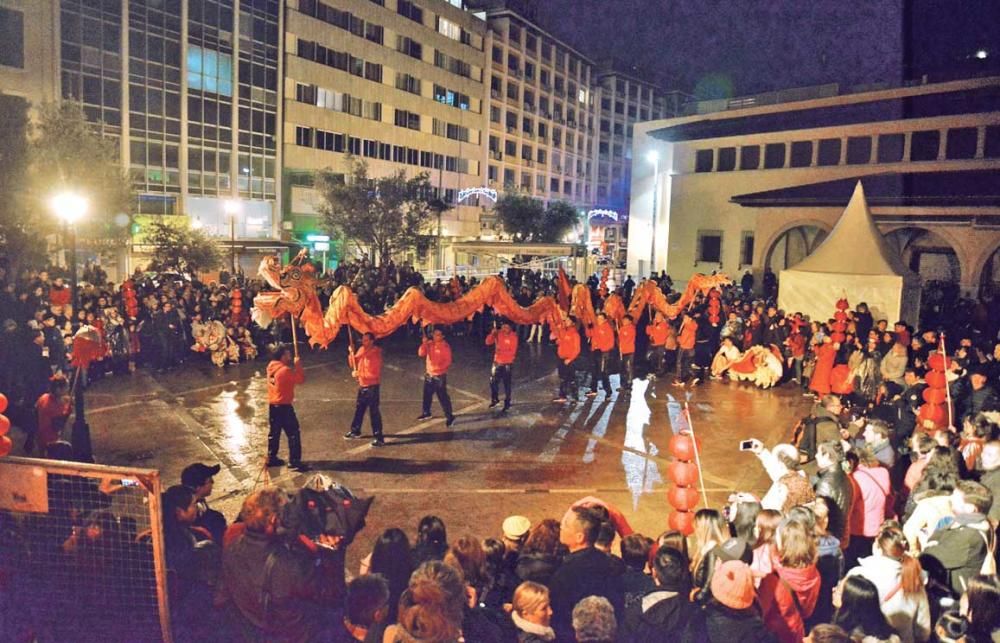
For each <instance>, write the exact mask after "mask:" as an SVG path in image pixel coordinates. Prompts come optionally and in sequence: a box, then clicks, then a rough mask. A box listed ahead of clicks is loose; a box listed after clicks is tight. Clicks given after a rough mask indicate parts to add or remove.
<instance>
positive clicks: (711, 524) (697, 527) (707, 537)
mask: <svg viewBox="0 0 1000 643" xmlns="http://www.w3.org/2000/svg"><path fill="white" fill-rule="evenodd" d="M726 533H728V527H727V526H726V521H725V520H724V519H723V518H722V514H720V513H719V512H718V511H716V510H715V509H699V510H698V512H697V513H695V515H694V558H693V559H692V560H691V575H692V576H693V578H694V590H695V594H694V596H695V598H696V599H697V600H704V599H707V598H708V597H709V596H710V594H711V591H712V590H711V582H712V573H713V572H714V571H715V564H716V562H717V561H718V556H717V553H716V549H717V548H718V547H719V546H720V545H722V543H724V542H725V541H726V535H725V534H726Z"/></svg>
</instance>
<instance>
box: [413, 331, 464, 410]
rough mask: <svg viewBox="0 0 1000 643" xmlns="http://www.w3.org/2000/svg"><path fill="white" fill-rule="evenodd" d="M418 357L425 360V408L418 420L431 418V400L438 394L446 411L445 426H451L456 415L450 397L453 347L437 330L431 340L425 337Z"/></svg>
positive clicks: (439, 400)
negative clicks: (449, 382) (449, 385)
mask: <svg viewBox="0 0 1000 643" xmlns="http://www.w3.org/2000/svg"><path fill="white" fill-rule="evenodd" d="M417 355H419V356H420V357H423V358H425V361H426V370H425V371H424V406H423V412H422V413H421V414H420V417H418V418H417V419H418V420H426V419H427V418H429V417H431V400H433V398H434V394H435V393H437V398H438V402H440V403H441V409H442V410H444V417H445V425H446V426H451V425H452V423H453V422H454V421H455V415H454V414H453V413H452V411H451V398H450V397H449V396H448V368H449V367H450V366H451V346H449V345H448V342H447V341H445V339H444V333H443V332H441V331H440V330H435V331H434V332H433V333H432V334H431V339H428V338H427V337H424V340H423V341H422V342H421V343H420V348H419V349H417Z"/></svg>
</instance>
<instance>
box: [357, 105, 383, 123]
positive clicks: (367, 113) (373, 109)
mask: <svg viewBox="0 0 1000 643" xmlns="http://www.w3.org/2000/svg"><path fill="white" fill-rule="evenodd" d="M362 113H363V115H364V117H365V118H367V119H369V120H373V121H381V120H382V103H373V102H371V101H366V102H365V104H364V108H363V109H362Z"/></svg>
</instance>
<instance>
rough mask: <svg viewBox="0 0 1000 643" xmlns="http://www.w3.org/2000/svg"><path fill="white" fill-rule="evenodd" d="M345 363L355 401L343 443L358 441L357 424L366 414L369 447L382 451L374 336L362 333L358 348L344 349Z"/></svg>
mask: <svg viewBox="0 0 1000 643" xmlns="http://www.w3.org/2000/svg"><path fill="white" fill-rule="evenodd" d="M347 363H348V364H350V366H351V368H352V369H353V372H352V373H351V375H353V376H354V377H355V378H356V379H357V380H358V401H357V403H356V405H355V407H354V419H353V420H352V421H351V430H350V431H348V432H347V433H345V434H344V439H345V440H356V439H358V438H360V437H361V423H362V422H364V420H365V411H368V414H369V418H370V419H371V424H372V435H373V436H374V437H375V439H374V440H372V446H373V447H384V446H385V439H384V438H383V437H382V411H381V409H379V383H380V382H381V380H382V349H381V348H379V347H378V346H376V345H375V335H373V334H371V333H365V334H364V335H362V336H361V348H359V349H358V350H357V351H355V350H354V346H353V344H350V345H348V353H347Z"/></svg>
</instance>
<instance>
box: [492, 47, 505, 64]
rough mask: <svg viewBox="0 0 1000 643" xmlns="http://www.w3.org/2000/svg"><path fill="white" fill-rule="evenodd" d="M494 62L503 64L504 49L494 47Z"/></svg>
mask: <svg viewBox="0 0 1000 643" xmlns="http://www.w3.org/2000/svg"><path fill="white" fill-rule="evenodd" d="M493 62H495V63H498V64H501V65H502V64H503V49H501V48H500V47H496V46H494V47H493Z"/></svg>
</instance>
